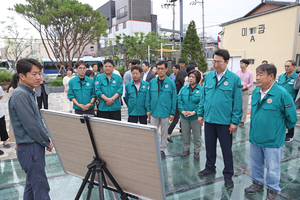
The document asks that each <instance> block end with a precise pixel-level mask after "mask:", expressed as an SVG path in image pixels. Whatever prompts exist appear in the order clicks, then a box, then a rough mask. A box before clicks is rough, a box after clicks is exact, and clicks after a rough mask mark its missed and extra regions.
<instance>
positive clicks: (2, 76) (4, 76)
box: [0, 70, 14, 83]
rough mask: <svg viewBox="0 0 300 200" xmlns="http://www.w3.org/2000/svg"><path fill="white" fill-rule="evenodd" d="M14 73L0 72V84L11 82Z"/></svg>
mask: <svg viewBox="0 0 300 200" xmlns="http://www.w3.org/2000/svg"><path fill="white" fill-rule="evenodd" d="M13 75H14V73H13V72H9V71H7V70H0V83H4V82H11V80H12V77H13Z"/></svg>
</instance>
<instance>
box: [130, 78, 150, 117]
mask: <svg viewBox="0 0 300 200" xmlns="http://www.w3.org/2000/svg"><path fill="white" fill-rule="evenodd" d="M147 97H148V98H149V83H148V82H147V81H144V80H143V79H141V82H140V89H139V91H137V89H136V87H135V85H134V81H133V80H132V81H130V82H129V83H127V84H126V86H125V102H126V104H127V107H128V115H131V116H143V115H147V108H148V107H149V105H148V104H149V101H146V100H147Z"/></svg>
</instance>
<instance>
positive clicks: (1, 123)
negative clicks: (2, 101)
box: [0, 115, 8, 141]
mask: <svg viewBox="0 0 300 200" xmlns="http://www.w3.org/2000/svg"><path fill="white" fill-rule="evenodd" d="M0 138H1V141H6V140H7V139H8V133H7V130H6V123H5V115H3V117H1V118H0Z"/></svg>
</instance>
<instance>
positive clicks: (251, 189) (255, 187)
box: [245, 181, 264, 195]
mask: <svg viewBox="0 0 300 200" xmlns="http://www.w3.org/2000/svg"><path fill="white" fill-rule="evenodd" d="M252 182H253V183H252V185H250V186H249V187H247V188H245V193H246V194H249V195H254V194H255V193H256V192H263V191H264V185H259V184H258V182H256V181H252Z"/></svg>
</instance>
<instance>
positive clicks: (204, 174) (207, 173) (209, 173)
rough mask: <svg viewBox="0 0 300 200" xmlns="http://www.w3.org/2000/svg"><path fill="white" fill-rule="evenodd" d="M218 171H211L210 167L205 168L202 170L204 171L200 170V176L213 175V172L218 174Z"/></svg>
mask: <svg viewBox="0 0 300 200" xmlns="http://www.w3.org/2000/svg"><path fill="white" fill-rule="evenodd" d="M216 173H217V172H216V170H215V169H214V170H212V171H209V170H208V169H204V170H202V171H200V172H199V173H198V176H200V177H204V176H208V175H213V174H216Z"/></svg>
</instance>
